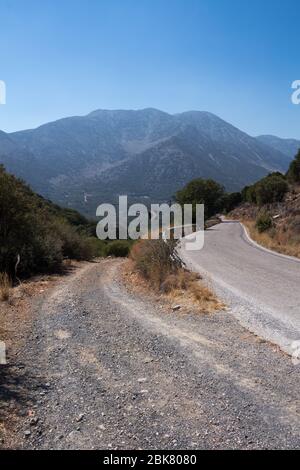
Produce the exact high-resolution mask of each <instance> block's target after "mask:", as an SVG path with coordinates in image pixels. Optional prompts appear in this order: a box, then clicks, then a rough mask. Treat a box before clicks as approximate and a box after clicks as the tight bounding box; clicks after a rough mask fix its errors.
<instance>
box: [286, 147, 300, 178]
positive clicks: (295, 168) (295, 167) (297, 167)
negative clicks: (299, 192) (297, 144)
mask: <svg viewBox="0 0 300 470" xmlns="http://www.w3.org/2000/svg"><path fill="white" fill-rule="evenodd" d="M287 177H288V179H289V181H291V182H292V183H300V150H299V151H298V153H297V155H296V157H295V159H294V160H293V161H292V163H291V164H290V168H289V170H288V172H287Z"/></svg>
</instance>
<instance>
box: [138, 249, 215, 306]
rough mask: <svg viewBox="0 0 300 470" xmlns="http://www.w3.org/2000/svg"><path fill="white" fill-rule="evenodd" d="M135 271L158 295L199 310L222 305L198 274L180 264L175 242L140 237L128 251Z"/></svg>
mask: <svg viewBox="0 0 300 470" xmlns="http://www.w3.org/2000/svg"><path fill="white" fill-rule="evenodd" d="M130 257H131V260H132V261H133V265H134V270H135V271H137V272H138V273H139V275H140V276H141V277H142V278H143V279H144V280H146V281H147V285H148V286H149V285H150V287H151V288H152V289H153V290H154V292H156V293H159V294H165V295H167V296H168V297H169V298H170V299H172V300H173V301H175V302H180V303H182V301H184V303H185V304H197V307H198V308H199V309H200V310H201V311H202V312H211V311H214V310H220V309H222V308H223V307H224V305H223V304H221V303H220V302H219V301H218V299H217V297H216V296H215V294H214V293H213V292H212V290H211V289H210V288H209V287H208V286H207V285H205V283H204V281H203V280H202V279H201V276H200V275H199V274H195V273H192V272H190V271H188V270H186V269H185V268H184V267H183V266H182V262H181V260H180V259H179V257H178V255H177V253H176V241H173V240H169V241H168V242H164V241H163V240H140V241H139V242H137V243H136V244H135V245H134V246H133V248H132V250H131V254H130Z"/></svg>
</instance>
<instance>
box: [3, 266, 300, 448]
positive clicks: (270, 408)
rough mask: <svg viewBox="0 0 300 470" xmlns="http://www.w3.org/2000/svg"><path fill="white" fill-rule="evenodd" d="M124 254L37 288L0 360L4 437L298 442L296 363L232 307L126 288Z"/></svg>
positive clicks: (159, 443) (244, 444) (165, 443)
mask: <svg viewBox="0 0 300 470" xmlns="http://www.w3.org/2000/svg"><path fill="white" fill-rule="evenodd" d="M122 263H124V262H123V261H119V260H105V261H101V262H99V263H91V264H85V265H84V266H83V267H81V268H80V269H78V270H77V271H76V272H75V273H73V274H72V275H70V276H68V277H66V278H65V279H63V280H62V281H61V282H60V283H59V285H58V286H56V287H54V288H52V289H51V290H49V291H47V292H46V293H44V294H41V295H40V296H37V297H35V298H33V299H32V319H31V320H30V328H27V329H28V331H29V333H28V336H27V337H26V342H24V344H23V346H21V345H20V346H19V349H14V348H11V350H10V351H9V362H10V365H9V366H8V367H6V368H4V369H3V368H2V369H1V371H0V372H1V382H0V400H1V405H2V406H1V409H0V419H1V418H2V426H4V427H5V430H6V431H5V432H4V433H3V436H4V437H3V442H2V447H4V448H19V449H109V448H111V449H212V448H215V449H219V448H246V449H248V448H250V449H252V448H299V447H300V397H299V372H300V369H299V366H295V365H293V363H292V361H291V359H290V358H289V357H288V356H286V355H284V354H283V353H282V352H280V351H279V350H278V348H276V347H275V346H272V345H270V344H268V343H266V342H264V341H262V340H260V339H258V338H257V337H255V336H254V335H252V334H250V333H248V332H247V331H246V330H244V329H243V328H242V327H241V326H240V325H239V323H238V322H237V320H235V319H234V318H232V317H231V315H230V312H220V313H215V314H211V315H199V314H197V313H196V312H194V313H193V312H190V313H189V314H188V315H183V314H182V313H181V312H180V311H178V312H176V313H174V312H172V311H170V310H168V311H166V309H165V307H163V306H162V305H160V302H155V301H154V300H153V299H151V298H147V299H145V298H144V297H143V296H142V295H141V294H133V293H132V292H131V293H128V290H127V289H126V288H125V286H124V284H123V282H122V280H121V277H120V270H121V267H122ZM28 321H29V320H28V319H27V326H28ZM20 328H22V325H20ZM9 416H11V419H10V420H8V417H9Z"/></svg>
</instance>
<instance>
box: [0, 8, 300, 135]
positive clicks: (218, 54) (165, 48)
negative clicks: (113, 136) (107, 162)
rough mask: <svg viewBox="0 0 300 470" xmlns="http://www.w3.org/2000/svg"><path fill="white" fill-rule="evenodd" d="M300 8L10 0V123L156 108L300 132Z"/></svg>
mask: <svg viewBox="0 0 300 470" xmlns="http://www.w3.org/2000/svg"><path fill="white" fill-rule="evenodd" d="M299 16H300V2H299V1H298V0H284V1H283V0H251V1H250V0H249V1H248V0H43V1H41V0H26V1H24V0H0V18H1V25H0V80H4V81H5V82H6V85H7V104H6V105H5V106H0V129H2V130H6V131H14V130H18V129H25V128H30V127H35V126H38V125H40V124H42V123H44V122H48V121H51V120H55V119H58V118H60V117H64V116H70V115H81V114H86V113H88V112H90V111H92V110H94V109H98V108H106V109H140V108H145V107H156V108H159V109H162V110H165V111H168V112H171V113H176V112H181V111H185V110H190V109H197V110H206V111H211V112H213V113H216V114H217V115H219V116H220V117H222V118H224V119H226V120H228V121H229V122H231V123H233V124H234V125H236V126H238V127H240V128H241V129H243V130H245V131H246V132H248V133H250V134H252V135H256V134H262V133H273V134H276V135H279V136H282V137H296V138H300V126H299V123H300V106H295V105H293V104H292V103H291V93H292V91H291V83H292V82H293V81H294V80H297V79H300V60H299V56H300V45H299V44H300V42H299Z"/></svg>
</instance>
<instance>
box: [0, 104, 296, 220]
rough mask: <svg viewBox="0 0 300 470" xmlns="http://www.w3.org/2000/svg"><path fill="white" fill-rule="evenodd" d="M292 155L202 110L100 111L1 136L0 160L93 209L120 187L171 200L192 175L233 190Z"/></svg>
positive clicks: (282, 166)
mask: <svg viewBox="0 0 300 470" xmlns="http://www.w3.org/2000/svg"><path fill="white" fill-rule="evenodd" d="M290 160H291V158H290V157H289V156H287V155H286V154H284V153H281V152H280V151H278V150H275V149H274V148H270V147H269V146H268V145H266V144H265V143H264V142H262V141H261V140H260V139H255V138H253V137H250V136H249V135H247V134H245V133H244V132H242V131H240V130H239V129H237V128H236V127H234V126H232V125H230V124H228V123H227V122H225V121H223V120H222V119H220V118H218V117H217V116H215V115H213V114H211V113H207V112H197V111H191V112H186V113H182V114H176V115H170V114H168V113H164V112H162V111H159V110H156V109H144V110H140V111H122V110H119V111H118V110H117V111H106V110H98V111H94V112H92V113H90V114H89V115H87V116H83V117H70V118H65V119H61V120H59V121H56V122H52V123H49V124H45V125H43V126H41V127H39V128H37V129H33V130H27V131H21V132H16V133H12V134H9V135H7V134H4V133H1V134H0V162H3V163H4V164H5V165H6V166H7V167H8V169H9V170H10V171H12V172H13V173H15V174H16V175H18V176H21V177H23V178H24V179H25V180H26V181H28V182H29V183H30V184H32V186H33V188H34V189H36V190H38V191H39V192H41V193H42V194H44V195H46V196H47V197H50V198H51V199H53V200H54V201H56V202H58V203H60V204H62V205H69V206H71V207H74V208H76V209H79V210H81V211H82V212H85V213H88V214H90V215H94V214H95V210H96V207H97V205H98V204H100V203H101V202H103V201H107V202H109V201H112V200H115V198H116V196H117V195H118V194H120V193H123V194H130V195H131V197H132V199H139V198H140V197H142V198H144V197H147V198H150V199H153V198H154V199H155V200H164V199H168V198H170V197H171V196H172V195H173V194H174V192H175V191H176V190H177V189H179V188H180V187H181V186H182V185H184V184H185V183H187V182H188V181H189V180H190V179H192V178H196V177H201V176H202V177H210V178H214V179H216V180H217V181H220V182H221V183H222V184H224V185H225V186H226V188H227V189H228V190H237V189H240V188H241V187H243V186H244V185H245V184H248V183H252V182H254V181H255V180H257V179H259V178H261V177H262V176H264V175H265V174H266V173H268V172H270V171H273V170H279V171H286V169H287V167H288V165H289V162H290Z"/></svg>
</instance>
